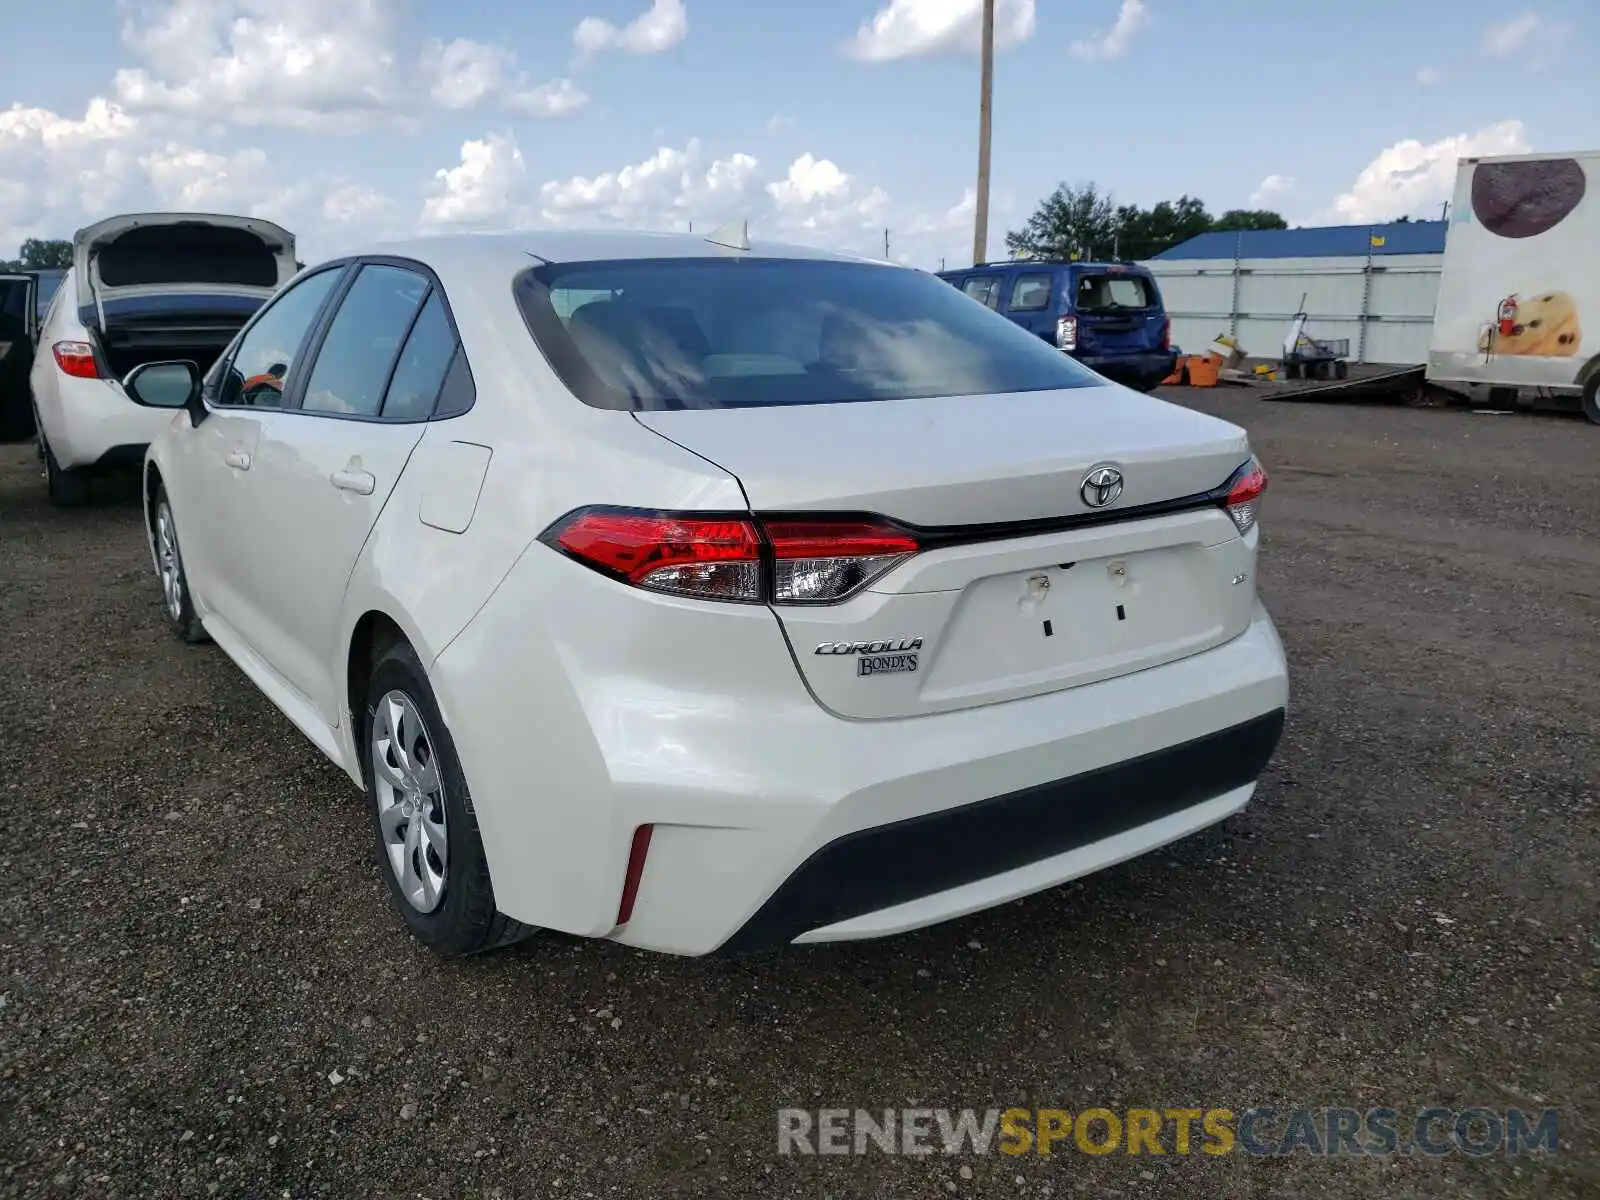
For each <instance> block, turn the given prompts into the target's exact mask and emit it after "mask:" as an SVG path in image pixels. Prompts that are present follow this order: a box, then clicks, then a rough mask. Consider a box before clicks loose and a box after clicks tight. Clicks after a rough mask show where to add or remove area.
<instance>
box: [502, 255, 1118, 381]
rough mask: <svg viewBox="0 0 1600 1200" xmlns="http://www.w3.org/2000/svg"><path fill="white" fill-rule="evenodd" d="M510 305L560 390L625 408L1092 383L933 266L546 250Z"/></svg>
mask: <svg viewBox="0 0 1600 1200" xmlns="http://www.w3.org/2000/svg"><path fill="white" fill-rule="evenodd" d="M515 294H516V299H517V303H518V305H519V306H520V308H521V309H522V314H523V318H524V320H525V321H526V322H527V325H528V328H529V330H530V331H531V332H532V334H533V336H534V339H535V340H536V341H537V342H538V344H539V346H540V348H541V349H542V350H543V351H544V353H545V356H546V358H548V359H549V361H550V363H551V365H552V366H553V367H554V368H555V370H556V372H557V374H559V375H560V376H561V378H562V381H563V382H564V383H565V384H566V385H567V387H568V388H569V389H570V390H571V391H572V392H573V393H574V394H575V395H576V396H577V397H578V398H579V399H581V400H583V401H584V402H585V403H588V404H591V405H594V406H595V407H597V408H614V409H625V410H632V411H644V410H650V409H672V408H737V407H743V406H748V405H772V404H843V403H851V402H856V401H866V400H906V399H912V398H916V397H929V396H966V395H985V394H991V393H998V392H1031V391H1045V390H1049V389H1055V388H1077V387H1095V386H1098V385H1099V384H1100V383H1101V380H1100V378H1099V377H1098V376H1097V375H1095V374H1093V373H1092V372H1091V371H1089V370H1088V369H1087V368H1085V367H1082V366H1080V365H1079V364H1078V363H1076V362H1074V361H1073V360H1072V359H1071V358H1069V357H1068V356H1067V355H1065V354H1063V353H1061V351H1059V350H1057V349H1056V348H1055V347H1054V346H1051V345H1049V344H1047V343H1046V342H1045V341H1043V340H1042V339H1041V338H1039V337H1037V336H1036V335H1034V334H1032V333H1030V332H1028V331H1027V330H1025V329H1023V328H1022V327H1020V326H1019V325H1017V324H1015V323H1014V322H1012V321H1010V320H1008V319H1007V318H1005V317H1003V316H1000V315H999V314H998V313H994V312H991V311H989V310H988V309H987V308H985V307H984V306H983V305H981V304H974V303H972V301H971V300H970V299H968V298H967V297H966V296H965V295H963V294H962V293H961V292H958V291H957V290H956V289H955V288H952V287H950V286H949V285H948V284H947V283H945V282H944V281H943V280H941V279H939V278H938V277H937V276H934V275H930V274H927V273H925V272H922V271H913V270H908V269H905V268H902V267H891V266H883V265H879V264H875V263H857V262H847V261H836V260H830V259H760V258H746V259H732V258H667V259H640V260H625V261H615V262H591V263H551V264H546V265H543V266H537V267H531V268H529V269H528V270H526V271H524V272H523V273H522V274H521V275H519V276H518V277H517V281H516V284H515Z"/></svg>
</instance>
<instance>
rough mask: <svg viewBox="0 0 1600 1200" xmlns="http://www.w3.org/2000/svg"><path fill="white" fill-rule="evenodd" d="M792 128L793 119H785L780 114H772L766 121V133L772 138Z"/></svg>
mask: <svg viewBox="0 0 1600 1200" xmlns="http://www.w3.org/2000/svg"><path fill="white" fill-rule="evenodd" d="M793 127H794V118H793V117H786V116H784V115H783V114H782V113H774V114H773V115H772V116H771V117H769V118H768V119H767V132H768V133H769V134H773V135H774V136H776V135H777V134H780V133H782V132H783V131H784V130H785V129H792V128H793Z"/></svg>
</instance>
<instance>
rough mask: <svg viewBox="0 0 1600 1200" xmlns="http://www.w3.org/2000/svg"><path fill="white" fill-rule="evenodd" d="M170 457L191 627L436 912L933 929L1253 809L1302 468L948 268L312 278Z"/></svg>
mask: <svg viewBox="0 0 1600 1200" xmlns="http://www.w3.org/2000/svg"><path fill="white" fill-rule="evenodd" d="M126 387H127V390H128V392H129V394H130V395H131V396H133V397H134V398H135V399H137V400H138V401H139V402H140V403H145V404H149V405H152V406H155V407H171V408H172V409H173V410H174V412H173V419H172V421H171V423H170V425H168V426H167V427H166V429H165V430H164V431H163V432H162V433H161V434H160V436H158V437H157V438H156V440H155V441H154V442H153V443H152V445H151V447H150V450H149V454H148V457H147V459H146V465H145V494H146V497H147V500H148V504H147V513H148V526H149V534H150V544H151V548H152V552H153V556H154V561H155V566H156V569H157V574H158V575H159V578H160V581H161V588H162V595H163V599H164V603H165V607H166V612H167V616H168V618H169V620H170V621H171V623H172V625H173V627H174V629H175V630H176V632H177V633H178V635H179V636H180V637H182V638H184V639H185V640H189V641H200V640H202V639H205V638H208V637H209V638H210V639H213V640H215V641H216V642H217V644H218V645H220V646H221V647H222V649H223V650H224V651H225V652H226V653H227V654H228V655H229V656H230V657H231V658H232V659H233V660H234V661H235V662H236V663H237V664H238V665H239V667H240V668H241V669H242V670H243V671H244V673H245V674H246V675H248V676H249V677H250V679H251V680H252V681H253V682H254V683H255V684H256V686H257V687H259V688H260V689H261V690H262V691H263V692H265V693H266V695H267V697H268V698H269V699H270V700H271V701H272V702H273V703H274V704H275V705H276V706H277V707H278V708H279V709H281V710H282V711H283V712H284V713H285V714H286V715H287V716H288V718H289V719H290V720H291V721H293V722H294V724H295V725H297V726H298V727H299V728H300V730H301V731H302V732H303V733H304V734H305V735H306V736H307V737H308V738H309V739H310V740H311V741H312V742H313V743H314V744H315V745H316V746H317V748H318V749H320V750H321V751H322V752H323V753H324V754H325V755H327V756H328V757H329V758H330V759H332V760H333V761H334V762H335V763H337V764H338V765H339V766H340V767H342V768H343V769H344V770H345V771H346V772H347V773H348V774H349V776H350V778H351V779H352V780H353V781H354V782H355V783H356V784H357V785H358V786H359V787H361V788H362V789H363V790H364V791H365V793H366V797H367V804H368V805H369V807H370V808H371V811H372V816H373V823H374V828H375V832H376V844H377V852H378V856H379V858H380V860H381V862H382V863H383V864H384V869H385V872H386V874H387V877H388V880H389V883H390V885H391V887H392V890H393V894H394V900H395V903H396V905H397V907H398V909H399V911H400V913H401V914H402V915H403V917H404V919H405V921H406V923H407V924H408V925H409V927H410V928H411V930H412V931H413V932H414V933H415V934H416V936H417V937H418V938H420V939H421V940H422V941H424V942H426V943H428V944H429V945H431V946H433V947H435V948H436V949H438V950H439V951H441V952H444V953H465V952H472V951H478V950H484V949H489V948H491V947H493V946H497V945H502V944H505V943H506V942H509V941H512V940H515V939H516V938H518V937H520V936H522V935H523V934H525V933H527V932H529V931H530V930H532V929H534V928H537V927H549V928H553V929H559V930H564V931H567V932H570V933H575V934H582V935H588V936H593V937H603V938H610V939H612V940H615V941H619V942H624V943H626V944H628V945H633V946H641V947H648V948H651V949H655V950H662V951H670V952H675V953H679V954H694V955H698V954H708V953H712V952H721V953H737V952H749V951H755V950H761V949H765V948H771V947H778V946H782V945H785V944H787V943H791V942H817V941H832V940H840V939H851V938H868V937H875V936H879V935H883V934H891V933H895V932H899V931H902V930H908V929H914V928H917V927H919V926H925V925H929V924H932V923H934V922H938V921H943V920H946V919H948V918H951V917H956V916H960V915H962V914H965V913H970V912H974V911H976V910H978V909H983V908H987V907H989V906H991V905H995V904H1000V903H1003V902H1005V901H1009V900H1012V899H1015V898H1017V897H1020V896H1024V895H1027V894H1029V893H1032V892H1037V891H1040V890H1041V889H1044V888H1048V887H1051V886H1053V885H1055V884H1059V883H1061V882H1062V881H1064V880H1068V879H1072V878H1075V877H1077V876H1081V875H1083V874H1085V873H1087V872H1090V871H1094V870H1096V869H1098V868H1101V867H1105V866H1108V865H1110V864H1112V863H1116V862H1119V861H1121V860H1124V859H1127V858H1130V857H1132V856H1134V855H1138V854H1142V853H1144V852H1146V851H1148V850H1151V849H1152V848H1154V847H1157V846H1160V845H1162V844H1164V843H1167V842H1171V841H1173V840H1174V839H1176V838H1181V837H1183V836H1185V835H1186V834H1189V833H1192V832H1194V831H1195V830H1198V829H1200V828H1202V827H1204V826H1207V825H1210V824H1212V823H1213V822H1216V821H1218V820H1221V819H1222V818H1224V817H1226V816H1228V815H1229V814H1231V813H1233V812H1235V811H1237V810H1238V809H1240V808H1241V807H1242V806H1243V805H1244V804H1245V803H1246V802H1247V801H1248V800H1249V798H1250V795H1251V793H1252V791H1253V790H1254V788H1255V785H1256V780H1257V778H1258V776H1259V775H1260V773H1261V771H1262V769H1263V767H1264V766H1265V765H1266V763H1267V761H1268V759H1269V758H1270V756H1271V754H1272V752H1273V750H1274V748H1275V746H1276V744H1277V741H1278V737H1279V733H1280V731H1281V729H1282V725H1283V719H1284V711H1285V705H1286V700H1287V677H1286V671H1285V664H1284V656H1283V650H1282V647H1281V645H1280V643H1279V640H1278V636H1277V633H1276V631H1275V630H1274V628H1273V624H1272V621H1271V619H1270V618H1269V617H1268V615H1267V613H1266V611H1265V610H1264V609H1263V608H1262V606H1261V604H1260V602H1259V600H1258V599H1257V596H1256V549H1257V538H1258V533H1257V527H1256V517H1257V506H1258V499H1259V497H1260V495H1261V492H1262V490H1263V488H1264V487H1265V486H1266V476H1265V474H1264V473H1263V471H1262V468H1261V466H1260V464H1259V463H1258V462H1257V461H1256V459H1255V458H1254V457H1253V456H1252V454H1251V451H1250V446H1249V443H1248V441H1247V439H1246V436H1245V434H1244V432H1243V431H1242V430H1240V429H1238V428H1236V427H1235V426H1233V425H1230V424H1227V423H1226V422H1223V421H1220V420H1217V419H1215V418H1212V417H1209V416H1205V415H1202V414H1200V413H1196V412H1193V411H1190V410H1188V409H1184V408H1180V407H1177V406H1174V405H1171V404H1167V403H1164V402H1163V401H1161V400H1158V399H1155V398H1153V397H1150V396H1144V395H1140V394H1138V393H1136V392H1132V391H1129V390H1127V389H1124V388H1122V387H1118V386H1116V385H1113V384H1109V383H1107V382H1106V381H1105V380H1103V379H1102V378H1100V377H1099V376H1097V375H1094V374H1092V373H1091V372H1089V371H1088V370H1087V369H1085V368H1083V367H1081V366H1079V365H1078V364H1076V363H1074V362H1073V360H1072V359H1071V358H1069V357H1067V356H1066V355H1064V354H1062V353H1061V352H1060V351H1059V350H1056V349H1055V348H1054V347H1052V346H1050V345H1048V344H1046V343H1045V342H1043V341H1041V340H1039V339H1038V338H1036V337H1034V336H1033V335H1032V334H1030V333H1027V332H1025V331H1024V330H1022V329H1020V328H1019V327H1018V326H1016V325H1014V324H1012V323H1011V322H1010V321H1008V320H1007V319H1006V318H1004V317H1002V316H999V315H997V314H995V313H993V312H991V311H990V310H989V309H987V308H986V307H984V306H983V305H982V304H977V303H974V302H973V301H972V300H971V299H969V298H968V297H966V296H964V295H962V294H961V293H960V292H958V291H956V290H955V289H954V288H952V287H950V286H949V285H948V284H946V283H944V282H942V281H941V280H939V279H938V278H936V277H934V276H933V275H930V274H927V273H924V272H921V271H916V270H910V269H906V268H901V267H896V266H890V265H886V264H883V263H877V262H870V261H864V260H858V259H852V258H845V257H840V256H836V255H831V254H825V253H819V252H816V251H812V250H807V249H802V248H797V247H791V246H779V245H761V244H759V243H758V244H756V245H755V246H751V245H750V244H749V242H748V239H747V238H746V237H744V236H743V235H738V236H731V237H727V238H720V239H718V240H716V241H713V240H709V239H702V238H700V237H697V236H694V235H648V234H628V233H605V234H578V233H528V234H516V235H493V236H481V237H464V238H451V239H439V240H425V241H415V242H408V243H404V244H394V245H388V246H384V247H380V248H378V249H375V250H374V251H372V252H371V253H365V254H358V255H354V256H352V257H349V258H343V259H339V260H337V261H332V262H327V263H323V264H322V265H320V266H316V267H313V268H311V269H308V270H306V271H304V272H302V273H301V274H300V275H298V276H297V277H296V278H295V279H294V281H293V282H291V283H290V284H289V285H287V286H286V287H285V288H284V289H283V290H282V291H280V292H279V293H278V294H277V296H276V297H275V298H274V299H273V300H272V301H271V302H270V303H269V304H268V305H266V306H265V307H264V308H263V309H262V310H261V311H260V312H259V313H258V314H257V315H256V316H255V317H254V319H252V320H251V322H250V323H249V324H248V325H247V326H245V328H244V329H243V330H242V331H241V332H240V333H239V335H238V337H237V338H236V339H235V341H234V343H233V344H232V345H231V346H230V347H229V349H228V350H227V351H226V352H225V353H224V354H223V356H222V358H221V359H220V360H219V361H218V362H217V364H216V365H215V366H214V367H212V368H211V369H210V370H209V371H207V372H206V373H205V374H204V376H203V377H202V376H201V373H200V371H199V369H198V368H196V367H195V366H194V365H193V364H191V363H157V364H147V365H145V366H141V367H139V368H137V369H136V370H135V371H133V372H132V373H131V374H130V375H129V377H128V379H127V380H126Z"/></svg>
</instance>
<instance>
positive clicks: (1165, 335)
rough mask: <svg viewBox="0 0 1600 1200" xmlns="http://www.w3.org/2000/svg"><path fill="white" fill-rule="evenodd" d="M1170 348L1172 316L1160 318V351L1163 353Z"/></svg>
mask: <svg viewBox="0 0 1600 1200" xmlns="http://www.w3.org/2000/svg"><path fill="white" fill-rule="evenodd" d="M1171 349H1172V318H1171V317H1162V318H1161V352H1162V353H1163V354H1165V353H1166V352H1167V351H1168V350H1171Z"/></svg>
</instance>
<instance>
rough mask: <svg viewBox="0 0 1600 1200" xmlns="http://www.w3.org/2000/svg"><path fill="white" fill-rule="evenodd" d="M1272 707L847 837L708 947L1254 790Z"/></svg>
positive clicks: (793, 926)
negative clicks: (1188, 738) (1159, 745)
mask: <svg viewBox="0 0 1600 1200" xmlns="http://www.w3.org/2000/svg"><path fill="white" fill-rule="evenodd" d="M1283 719H1284V713H1283V710H1282V709H1277V710H1275V711H1273V712H1270V713H1266V714H1265V715H1263V716H1260V717H1257V718H1255V719H1254V720H1251V721H1246V722H1245V723H1244V724H1242V725H1234V726H1232V727H1231V728H1228V729H1223V730H1220V731H1218V732H1216V733H1212V734H1208V735H1206V736H1205V737H1202V738H1197V739H1195V740H1194V741H1192V742H1184V743H1183V744H1182V745H1178V746H1170V747H1168V748H1167V749H1165V750H1158V751H1156V752H1154V753H1152V754H1146V755H1142V756H1140V757H1139V758H1134V759H1129V760H1128V761H1126V762H1120V763H1113V764H1112V765H1110V766H1106V767H1100V768H1098V769H1096V770H1093V771H1086V772H1084V773H1083V774H1082V775H1072V776H1069V777H1068V778H1066V779H1059V780H1056V781H1055V782H1053V783H1044V784H1039V785H1037V786H1035V787H1030V788H1025V789H1023V790H1022V791H1019V792H1011V793H1009V794H1007V795H1004V796H996V797H994V798H992V799H989V800H980V801H977V802H976V803H973V804H964V805H961V806H960V807H958V808H950V809H945V810H943V811H941V812H935V813H928V814H927V815H925V816H920V817H912V818H909V819H907V820H904V821H897V822H895V823H893V824H891V825H880V826H877V827H876V828H872V829H863V830H860V831H858V832H856V833H850V834H846V835H844V836H843V837H841V838H838V839H836V840H834V841H832V842H829V843H828V844H827V845H826V846H823V847H822V848H821V849H819V850H817V851H816V852H815V853H814V854H812V855H811V857H810V858H808V859H806V861H805V862H803V863H802V864H801V865H800V866H799V868H798V869H796V871H795V872H794V874H792V875H790V876H789V878H788V879H787V880H785V881H784V883H783V884H782V885H781V886H780V887H779V888H778V890H777V891H776V892H774V893H773V894H772V896H771V897H769V898H768V900H767V902H766V903H765V904H763V905H762V906H761V908H760V909H758V910H757V912H756V914H755V915H754V916H753V917H751V918H750V920H749V921H747V922H745V924H744V925H743V926H741V927H740V929H739V930H738V932H736V933H735V934H734V935H733V936H732V937H731V938H729V939H728V940H727V941H726V942H724V943H723V944H722V946H721V947H720V948H719V949H718V951H717V953H719V954H751V953H759V952H761V951H765V950H772V949H776V948H778V947H780V946H784V945H787V944H788V943H790V942H792V941H793V940H794V939H795V938H797V937H799V936H800V935H801V934H802V933H806V932H808V931H809V930H812V929H819V928H821V927H822V926H824V925H832V924H834V923H835V922H838V921H847V920H849V919H850V918H852V917H859V916H861V915H863V914H865V913H869V912H876V911H878V910H879V909H883V908H890V907H892V906H894V905H896V904H904V903H906V902H907V901H910V900H918V899H921V898H922V897H924V896H931V895H933V894H934V893H936V892H943V891H947V890H949V889H950V888H955V887H960V886H961V885H963V884H967V883H972V882H974V881H975V880H979V879H987V878H989V877H990V876H992V875H999V874H1001V873H1002V872H1005V871H1011V870H1015V869H1016V868H1017V867H1024V866H1027V865H1028V864H1029V863H1035V862H1039V861H1040V860H1042V859H1046V858H1052V857H1054V856H1055V855H1057V854H1064V853H1066V852H1067V851H1068V850H1073V849H1076V848H1077V847H1079V846H1087V845H1089V844H1091V843H1093V842H1098V841H1101V840H1103V839H1105V838H1108V837H1112V836H1114V835H1116V834H1119V833H1123V832H1125V831H1127V830H1129V829H1136V828H1138V827H1139V826H1140V825H1146V824H1149V823H1150V822H1151V821H1156V820H1159V819H1160V818H1162V817H1165V816H1170V815H1171V814H1173V813H1176V812H1181V811H1183V810H1184V809H1186V808H1193V807H1194V806H1195V805H1197V804H1202V803H1204V802H1205V801H1207V800H1211V799H1214V798H1216V797H1217V796H1220V795H1222V794H1223V793H1224V792H1229V791H1232V790H1233V789H1234V788H1238V787H1243V786H1244V785H1246V784H1249V783H1253V782H1255V780H1256V779H1257V778H1259V777H1260V775H1261V772H1262V770H1263V769H1264V768H1265V767H1266V765H1267V762H1268V761H1269V760H1270V759H1271V757H1272V752H1273V751H1274V750H1275V749H1276V748H1277V745H1278V738H1279V736H1280V735H1281V734H1282V733H1283Z"/></svg>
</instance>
